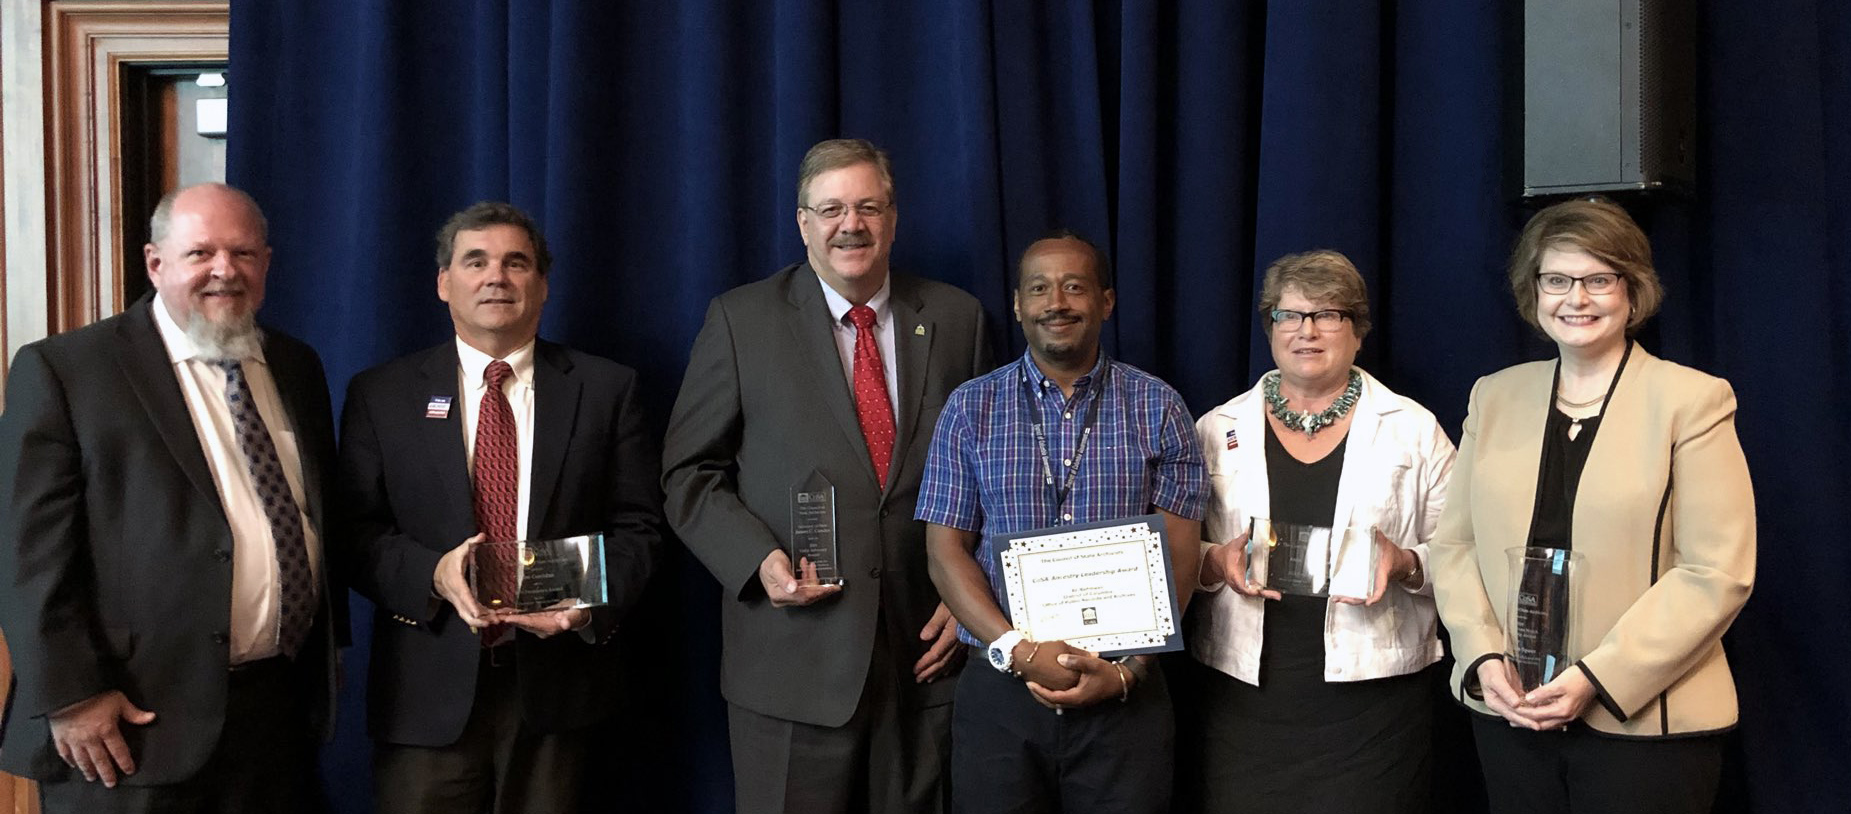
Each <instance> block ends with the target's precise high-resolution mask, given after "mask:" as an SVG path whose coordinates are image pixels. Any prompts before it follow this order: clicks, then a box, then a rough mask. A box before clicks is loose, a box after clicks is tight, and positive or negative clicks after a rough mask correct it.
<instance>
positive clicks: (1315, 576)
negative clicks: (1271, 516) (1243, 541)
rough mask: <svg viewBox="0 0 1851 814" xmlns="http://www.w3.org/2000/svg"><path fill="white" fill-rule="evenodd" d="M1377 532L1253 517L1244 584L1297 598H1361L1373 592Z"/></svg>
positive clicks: (1250, 525)
mask: <svg viewBox="0 0 1851 814" xmlns="http://www.w3.org/2000/svg"><path fill="white" fill-rule="evenodd" d="M1378 556H1379V555H1378V554H1377V552H1376V547H1375V530H1374V529H1373V528H1370V527H1368V526H1344V527H1342V528H1331V527H1328V526H1313V525H1309V524H1305V523H1282V522H1274V521H1272V520H1268V519H1266V518H1264V517H1255V518H1253V519H1252V520H1251V521H1250V522H1249V524H1248V527H1247V583H1248V584H1249V585H1252V586H1254V587H1256V588H1265V589H1267V590H1273V591H1278V592H1279V593H1282V594H1295V595H1298V596H1326V597H1327V596H1348V597H1356V598H1363V597H1367V596H1369V595H1370V594H1371V593H1373V592H1374V591H1375V568H1376V562H1377V558H1378Z"/></svg>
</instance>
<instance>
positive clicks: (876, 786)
mask: <svg viewBox="0 0 1851 814" xmlns="http://www.w3.org/2000/svg"><path fill="white" fill-rule="evenodd" d="M877 631H878V632H877V633H876V634H875V637H874V650H873V654H872V656H871V658H872V664H871V665H870V666H869V668H868V680H867V683H866V684H864V685H863V686H862V690H861V699H860V700H859V701H858V702H857V703H856V706H855V714H854V715H853V716H852V717H850V718H849V719H848V723H846V724H843V725H842V726H838V727H828V726H814V725H811V724H805V723H799V722H797V721H787V720H784V719H782V718H774V717H772V716H769V715H763V714H760V713H757V712H754V711H752V710H749V709H746V708H745V707H742V706H739V705H737V704H727V726H728V728H729V730H730V736H731V741H732V750H733V798H734V810H735V811H736V812H737V814H782V813H783V812H789V813H790V814H853V813H855V812H875V813H876V814H889V813H891V814H942V812H943V811H944V810H945V807H946V797H947V794H946V789H945V764H946V762H947V760H948V759H949V757H950V752H951V705H950V704H940V705H937V706H931V707H924V706H920V705H919V704H918V703H916V701H915V696H916V693H914V692H913V691H912V689H913V687H914V686H915V685H914V683H913V678H912V665H911V664H910V663H909V664H904V665H901V664H896V663H895V661H894V658H893V655H892V652H893V651H892V649H891V648H890V647H889V646H888V640H887V637H888V636H895V635H899V634H898V633H897V632H895V631H889V630H887V629H886V625H885V616H883V617H882V622H881V624H880V626H879V627H878V628H877ZM901 670H904V671H905V673H904V674H901V672H900V671H901ZM966 672H969V666H968V665H966ZM939 680H940V681H950V680H951V679H948V678H941V679H939Z"/></svg>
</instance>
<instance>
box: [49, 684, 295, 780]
mask: <svg viewBox="0 0 1851 814" xmlns="http://www.w3.org/2000/svg"><path fill="white" fill-rule="evenodd" d="M299 687H300V684H299V683H298V681H297V680H296V675H295V673H294V668H293V667H292V665H291V664H290V663H289V662H288V661H287V660H286V659H282V658H274V659H266V660H264V661H260V662H256V663H254V664H251V665H249V666H248V667H243V668H240V669H237V670H233V671H232V673H231V677H230V684H229V692H228V693H227V696H226V699H225V728H224V729H223V730H222V731H221V732H220V733H219V742H218V745H217V746H216V747H214V748H213V751H212V757H211V758H210V759H208V760H207V761H206V765H205V767H204V768H202V769H200V771H199V773H198V774H196V775H194V776H193V777H192V778H190V779H188V780H187V781H185V782H183V783H175V784H172V785H166V786H131V785H126V784H121V783H118V784H117V785H116V787H115V788H113V789H111V788H105V787H104V786H103V784H102V783H94V782H90V781H87V780H84V779H83V776H82V775H76V774H73V779H71V780H66V781H62V782H54V783H45V784H42V785H40V786H39V797H40V801H41V802H42V803H43V804H44V810H45V812H46V814H64V812H70V813H71V814H165V812H188V814H192V813H193V812H202V813H203V812H216V813H217V814H244V813H245V812H250V813H251V814H309V813H310V812H319V811H322V810H324V807H325V806H324V803H323V801H322V800H321V788H320V785H319V784H318V783H317V782H316V779H315V750H316V743H315V738H314V735H313V734H312V733H310V732H309V727H308V713H307V704H306V703H305V700H304V699H303V698H302V696H301V693H300V692H299V689H298V688H299ZM154 712H155V713H156V714H159V713H160V712H161V710H158V709H157V710H154ZM130 725H131V724H123V726H130ZM136 757H137V758H140V757H142V756H140V755H137V756H136Z"/></svg>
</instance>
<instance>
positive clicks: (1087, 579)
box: [995, 514, 1183, 657]
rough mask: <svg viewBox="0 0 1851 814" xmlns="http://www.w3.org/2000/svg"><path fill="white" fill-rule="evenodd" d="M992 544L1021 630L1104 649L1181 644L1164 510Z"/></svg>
mask: <svg viewBox="0 0 1851 814" xmlns="http://www.w3.org/2000/svg"><path fill="white" fill-rule="evenodd" d="M995 548H996V557H997V560H998V561H999V562H1000V565H1001V567H1000V569H999V571H998V573H999V574H1000V577H1001V579H1002V581H1003V588H1004V593H1005V594H1006V595H1007V596H1008V598H1009V603H1008V604H1009V607H1008V608H1007V609H1006V610H1007V612H1008V614H1009V618H1010V620H1011V624H1013V625H1014V626H1015V629H1016V630H1019V631H1021V632H1022V635H1024V636H1027V637H1028V638H1030V639H1033V640H1036V641H1044V642H1046V641H1064V642H1066V643H1068V644H1070V645H1073V646H1074V647H1078V648H1082V649H1085V650H1091V651H1093V652H1095V653H1098V654H1099V655H1100V656H1104V657H1109V656H1128V655H1134V654H1138V653H1161V652H1167V651H1172V650H1181V649H1183V636H1182V628H1181V618H1180V617H1181V614H1180V613H1179V611H1178V609H1177V604H1176V590H1175V588H1176V578H1175V575H1174V574H1173V573H1172V572H1171V570H1170V549H1169V546H1168V545H1167V544H1166V543H1165V540H1164V530H1163V516H1162V515H1157V514H1151V515H1145V516H1143V517H1132V518H1126V519H1124V520H1112V521H1108V522H1104V523H1089V524H1086V525H1076V526H1055V527H1053V528H1045V529H1035V530H1032V531H1025V532H1022V533H1020V534H1011V535H1006V536H1002V537H998V538H997V539H996V540H995Z"/></svg>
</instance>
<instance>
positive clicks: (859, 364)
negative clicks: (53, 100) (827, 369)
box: [848, 305, 893, 487]
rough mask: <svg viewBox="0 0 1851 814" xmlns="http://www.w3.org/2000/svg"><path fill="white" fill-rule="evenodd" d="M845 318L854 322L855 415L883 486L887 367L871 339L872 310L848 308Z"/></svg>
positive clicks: (888, 441) (889, 459)
mask: <svg viewBox="0 0 1851 814" xmlns="http://www.w3.org/2000/svg"><path fill="white" fill-rule="evenodd" d="M848 321H849V322H852V323H854V324H855V415H856V416H857V417H858V418H860V419H861V437H862V438H864V439H866V440H867V442H868V459H869V460H871V461H872V462H873V463H874V475H875V477H877V478H879V479H880V484H881V486H882V487H885V486H886V485H887V466H888V465H889V464H891V463H893V402H892V401H890V400H888V398H887V368H886V367H885V366H884V365H882V364H881V351H880V345H879V344H877V343H876V342H875V338H874V309H872V308H869V307H868V306H865V305H857V306H855V307H853V308H850V309H848Z"/></svg>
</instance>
